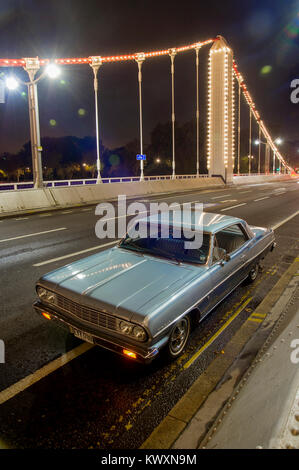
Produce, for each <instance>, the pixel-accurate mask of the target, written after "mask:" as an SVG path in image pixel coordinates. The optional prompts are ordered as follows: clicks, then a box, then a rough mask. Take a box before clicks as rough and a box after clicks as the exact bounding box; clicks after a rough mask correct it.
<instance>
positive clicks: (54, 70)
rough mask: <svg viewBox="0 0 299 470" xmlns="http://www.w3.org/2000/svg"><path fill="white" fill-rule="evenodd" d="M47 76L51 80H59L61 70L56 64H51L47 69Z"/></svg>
mask: <svg viewBox="0 0 299 470" xmlns="http://www.w3.org/2000/svg"><path fill="white" fill-rule="evenodd" d="M46 74H47V75H48V77H50V78H57V77H58V76H59V75H60V70H59V68H58V67H57V65H55V64H49V65H48V66H47V68H46Z"/></svg>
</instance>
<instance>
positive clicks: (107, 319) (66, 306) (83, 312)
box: [57, 295, 117, 330]
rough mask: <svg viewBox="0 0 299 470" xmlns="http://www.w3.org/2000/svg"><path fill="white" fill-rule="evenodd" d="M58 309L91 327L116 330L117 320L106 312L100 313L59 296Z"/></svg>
mask: <svg viewBox="0 0 299 470" xmlns="http://www.w3.org/2000/svg"><path fill="white" fill-rule="evenodd" d="M57 307H59V308H61V309H62V310H65V311H66V312H67V313H68V314H70V315H72V316H73V317H75V318H78V319H79V320H82V321H84V322H86V323H90V324H91V325H95V326H99V327H101V328H108V329H109V330H116V329H117V327H116V318H115V317H113V316H111V315H107V314H106V313H104V312H99V311H97V310H94V309H93V308H90V307H85V306H83V305H80V304H77V303H76V302H73V301H72V300H70V299H67V298H66V297H63V296H62V295H57Z"/></svg>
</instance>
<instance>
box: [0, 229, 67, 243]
mask: <svg viewBox="0 0 299 470" xmlns="http://www.w3.org/2000/svg"><path fill="white" fill-rule="evenodd" d="M60 230H67V228H66V227H60V228H54V229H53V230H46V231H44V232H36V233H29V234H28V235H20V236H19V237H12V238H3V239H2V240H0V243H4V242H9V241H11V240H19V239H20V238H27V237H36V236H38V235H44V234H45V233H52V232H59V231H60Z"/></svg>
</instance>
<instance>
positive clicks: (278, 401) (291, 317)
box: [141, 258, 299, 449]
mask: <svg viewBox="0 0 299 470" xmlns="http://www.w3.org/2000/svg"><path fill="white" fill-rule="evenodd" d="M298 274H299V258H296V259H295V260H294V261H293V263H292V264H291V265H290V267H289V268H288V269H287V271H286V272H285V273H284V274H283V275H282V277H281V278H280V279H279V281H278V282H277V283H276V284H275V286H274V287H273V288H272V289H271V291H270V292H268V294H267V295H266V296H265V297H264V299H263V300H262V302H261V303H260V304H259V305H258V307H257V308H256V310H255V311H253V312H252V313H251V315H250V316H249V317H248V318H247V320H246V321H245V322H244V323H243V324H242V326H241V327H240V328H239V330H237V332H236V333H235V334H234V336H233V337H232V338H231V340H230V341H229V342H228V343H227V344H226V346H225V347H224V350H223V354H221V355H218V356H217V357H216V358H215V359H214V361H213V362H212V363H211V364H210V365H209V366H208V368H207V369H206V370H205V372H203V373H202V374H201V375H200V376H199V377H198V379H196V381H195V382H194V383H193V385H192V386H191V387H190V388H189V389H188V391H187V392H186V393H185V395H183V397H182V398H181V399H180V400H179V401H178V402H177V404H176V405H175V406H174V407H173V408H172V409H171V410H170V411H169V413H168V414H167V416H166V417H165V418H164V419H163V420H162V422H161V423H160V424H159V425H158V426H157V427H156V428H155V429H154V430H153V432H152V433H151V435H150V436H149V437H148V438H147V439H146V441H145V442H144V443H143V444H142V446H141V448H142V449H197V448H219V449H220V448H256V447H259V448H260V447H265V448H267V447H296V446H298V447H299V406H298V405H299V397H297V402H296V400H295V397H296V394H297V393H298V388H299V311H298V297H299V275H298ZM246 303H247V302H245V303H244V302H243V304H242V305H241V307H240V310H241V309H242V308H245V306H246V305H245V304H246ZM296 340H297V341H296ZM291 343H292V345H291ZM296 348H297V350H296ZM292 353H293V354H292ZM291 354H292V359H293V362H294V363H293V362H292V361H291ZM296 362H297V363H296ZM294 401H295V402H294ZM296 407H297V408H296ZM293 408H294V409H293ZM291 409H293V410H292V414H290V411H291ZM288 419H289V421H288ZM289 429H290V430H291V433H290V432H289V431H288V430H289ZM293 438H294V439H293ZM293 441H294V442H293Z"/></svg>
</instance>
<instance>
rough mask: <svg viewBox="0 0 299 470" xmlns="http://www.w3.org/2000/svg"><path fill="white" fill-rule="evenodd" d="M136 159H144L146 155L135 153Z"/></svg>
mask: <svg viewBox="0 0 299 470" xmlns="http://www.w3.org/2000/svg"><path fill="white" fill-rule="evenodd" d="M136 160H146V155H141V154H138V155H136Z"/></svg>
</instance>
